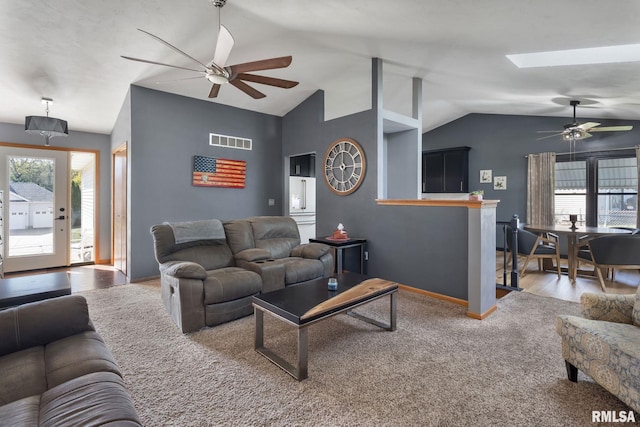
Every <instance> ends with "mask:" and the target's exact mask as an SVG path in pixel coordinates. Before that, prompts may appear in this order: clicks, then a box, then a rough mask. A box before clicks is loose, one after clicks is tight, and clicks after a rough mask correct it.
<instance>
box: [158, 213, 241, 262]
mask: <svg viewBox="0 0 640 427" xmlns="http://www.w3.org/2000/svg"><path fill="white" fill-rule="evenodd" d="M221 230H223V229H221ZM151 235H152V236H153V241H154V253H155V256H156V261H158V264H164V263H167V262H170V261H191V262H195V263H197V264H200V265H201V266H202V267H203V268H204V269H205V270H213V269H216V268H222V267H232V266H233V265H234V262H233V254H232V253H231V249H230V248H229V246H228V245H227V241H226V240H225V239H224V238H219V239H203V240H191V241H187V242H184V243H176V241H175V236H174V234H173V229H172V228H171V226H170V225H169V224H157V225H154V226H153V227H151Z"/></svg>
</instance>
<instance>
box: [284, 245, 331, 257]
mask: <svg viewBox="0 0 640 427" xmlns="http://www.w3.org/2000/svg"><path fill="white" fill-rule="evenodd" d="M329 250H331V248H330V247H329V245H325V244H324V243H304V244H302V245H298V246H296V247H294V248H293V249H291V256H297V257H300V258H307V259H320V257H322V255H324V254H326V253H327V252H329Z"/></svg>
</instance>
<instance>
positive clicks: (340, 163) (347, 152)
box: [324, 138, 366, 196]
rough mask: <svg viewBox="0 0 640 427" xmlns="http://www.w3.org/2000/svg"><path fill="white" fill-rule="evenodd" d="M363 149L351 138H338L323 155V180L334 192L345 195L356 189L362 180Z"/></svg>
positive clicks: (364, 169) (364, 166)
mask: <svg viewBox="0 0 640 427" xmlns="http://www.w3.org/2000/svg"><path fill="white" fill-rule="evenodd" d="M365 171H366V161H365V158H364V150H362V147H360V144H358V143H357V142H356V141H354V140H353V139H351V138H340V139H338V140H336V141H334V142H333V144H331V146H330V147H329V149H328V150H327V153H326V154H325V155H324V180H325V182H326V183H327V185H328V186H329V188H330V189H331V191H333V192H334V193H336V194H339V195H341V196H346V195H347V194H351V193H353V192H354V191H356V190H357V189H358V187H359V186H360V184H362V181H363V180H364V173H365Z"/></svg>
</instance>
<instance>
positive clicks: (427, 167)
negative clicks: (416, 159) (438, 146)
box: [422, 147, 471, 193]
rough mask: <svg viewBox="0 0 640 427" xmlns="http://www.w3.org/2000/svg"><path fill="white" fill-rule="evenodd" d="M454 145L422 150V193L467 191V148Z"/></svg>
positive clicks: (468, 148)
mask: <svg viewBox="0 0 640 427" xmlns="http://www.w3.org/2000/svg"><path fill="white" fill-rule="evenodd" d="M470 149H471V147H456V148H447V149H442V150H431V151H423V152H422V192H423V193H468V192H469V150H470Z"/></svg>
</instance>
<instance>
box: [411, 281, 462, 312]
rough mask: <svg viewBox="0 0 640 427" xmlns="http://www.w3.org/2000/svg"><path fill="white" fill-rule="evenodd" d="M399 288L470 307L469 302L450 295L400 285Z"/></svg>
mask: <svg viewBox="0 0 640 427" xmlns="http://www.w3.org/2000/svg"><path fill="white" fill-rule="evenodd" d="M398 288H400V289H402V290H405V291H409V292H413V293H415V294H420V295H425V296H428V297H431V298H435V299H439V300H442V301H448V302H452V303H454V304H458V305H461V306H463V307H468V306H469V302H468V301H465V300H463V299H460V298H455V297H450V296H448V295H442V294H438V293H436V292H431V291H425V290H424V289H418V288H414V287H411V286H407V285H400V284H398Z"/></svg>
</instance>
